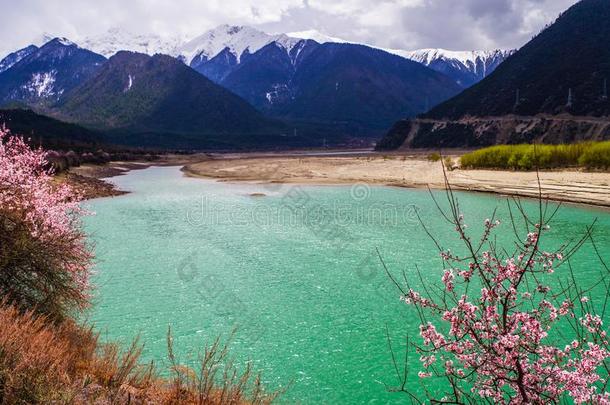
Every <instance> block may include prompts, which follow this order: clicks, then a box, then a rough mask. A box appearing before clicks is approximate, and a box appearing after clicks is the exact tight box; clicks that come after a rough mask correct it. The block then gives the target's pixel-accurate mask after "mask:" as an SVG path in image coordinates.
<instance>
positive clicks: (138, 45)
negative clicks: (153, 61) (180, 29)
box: [47, 24, 515, 88]
mask: <svg viewBox="0 0 610 405" xmlns="http://www.w3.org/2000/svg"><path fill="white" fill-rule="evenodd" d="M47 36H48V35H47ZM301 40H312V41H315V42H317V43H319V44H324V43H329V42H332V43H352V44H357V45H365V46H368V47H370V48H378V49H381V50H383V51H386V52H388V53H391V54H395V55H398V56H401V57H403V58H406V59H411V60H414V61H416V62H419V63H422V64H424V65H426V66H428V67H430V68H432V69H434V70H436V71H438V72H441V73H443V74H446V75H447V76H449V77H451V78H452V79H454V80H455V81H456V82H457V83H458V84H459V85H460V86H461V87H462V88H466V87H469V86H471V85H472V84H474V83H476V82H478V81H480V80H481V79H483V78H484V77H486V76H487V75H488V74H490V73H491V72H492V71H493V70H494V69H495V68H496V67H497V66H498V65H499V64H500V63H502V61H503V60H504V59H506V58H507V57H508V56H510V55H511V54H512V53H514V52H515V51H514V50H493V51H449V50H445V49H419V50H414V51H409V50H404V49H391V48H381V47H375V46H373V45H369V44H362V43H357V42H353V41H348V40H345V39H342V38H337V37H332V36H328V35H325V34H323V33H320V32H319V31H316V30H306V31H299V32H289V33H286V34H283V33H282V34H267V33H265V32H262V31H260V30H257V29H254V28H252V27H247V26H232V25H227V24H224V25H220V26H218V27H216V28H214V29H212V30H209V31H207V32H205V33H204V34H202V35H200V36H198V37H196V38H194V39H191V40H188V41H187V40H185V39H184V38H183V37H177V36H173V37H171V36H170V37H161V36H159V35H154V34H148V35H141V34H134V33H130V32H129V31H124V30H120V29H118V28H113V29H110V30H108V31H107V32H105V33H102V34H99V35H96V36H92V37H87V38H85V39H84V40H83V41H81V43H80V44H81V46H83V47H84V48H86V49H90V50H92V51H94V52H97V53H99V54H101V55H104V56H105V57H110V56H112V55H114V54H115V53H117V52H118V51H121V50H130V51H134V52H140V53H146V54H149V55H154V54H155V53H163V54H167V55H170V56H174V57H177V58H179V59H181V60H183V61H184V62H185V63H186V64H187V65H195V66H197V65H200V64H201V63H202V62H205V61H209V60H211V59H212V58H214V57H216V56H219V55H220V54H221V53H223V54H224V56H225V57H226V56H227V55H228V54H231V55H233V57H234V58H235V59H236V62H237V63H239V61H240V59H241V55H242V54H243V53H244V51H247V52H248V53H249V54H253V53H255V52H256V51H258V50H259V49H261V48H263V47H264V46H265V45H268V44H270V43H272V42H275V43H276V44H277V45H278V46H280V47H283V48H285V49H287V50H288V52H289V53H290V50H291V49H292V48H293V47H294V46H295V45H296V44H297V43H299V42H300V41H301ZM225 48H228V49H227V50H226V51H225Z"/></svg>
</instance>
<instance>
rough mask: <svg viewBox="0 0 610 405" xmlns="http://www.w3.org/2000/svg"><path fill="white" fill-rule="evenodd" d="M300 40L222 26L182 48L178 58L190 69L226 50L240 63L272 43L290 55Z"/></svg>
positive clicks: (248, 29)
mask: <svg viewBox="0 0 610 405" xmlns="http://www.w3.org/2000/svg"><path fill="white" fill-rule="evenodd" d="M301 39H302V38H294V37H290V36H288V35H286V34H275V35H273V34H267V33H265V32H262V31H259V30H257V29H254V28H252V27H246V26H234V25H226V24H225V25H220V26H218V27H216V28H214V29H212V30H210V31H207V32H206V33H204V34H203V35H200V36H198V37H197V38H195V39H193V40H191V41H189V42H187V43H186V44H184V45H182V46H181V47H180V49H179V51H178V54H179V56H180V57H181V59H182V60H183V61H184V62H185V63H186V64H187V65H191V66H192V65H196V64H198V63H200V62H202V61H207V60H210V59H212V58H213V57H215V56H216V55H218V54H220V53H221V52H222V51H223V50H225V48H226V49H228V50H229V52H230V53H231V54H232V55H233V56H235V58H236V60H237V63H239V62H240V60H241V56H242V55H243V53H244V52H246V51H247V53H250V54H253V53H255V52H256V51H258V50H259V49H261V48H262V47H264V46H265V45H268V44H270V43H272V42H275V43H277V44H278V45H280V46H282V47H283V48H284V49H285V50H286V51H287V52H288V53H290V51H291V50H292V48H293V47H294V46H295V45H296V44H297V43H299V42H300V41H301Z"/></svg>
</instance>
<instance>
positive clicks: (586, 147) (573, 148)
mask: <svg viewBox="0 0 610 405" xmlns="http://www.w3.org/2000/svg"><path fill="white" fill-rule="evenodd" d="M460 162H461V166H462V167H463V168H469V169H479V168H490V169H511V170H534V169H536V168H538V169H554V168H563V167H576V166H581V167H586V168H587V169H603V170H606V169H608V168H610V142H584V143H576V144H570V145H498V146H491V147H489V148H484V149H479V150H476V151H474V152H470V153H467V154H465V155H464V156H462V157H461V159H460Z"/></svg>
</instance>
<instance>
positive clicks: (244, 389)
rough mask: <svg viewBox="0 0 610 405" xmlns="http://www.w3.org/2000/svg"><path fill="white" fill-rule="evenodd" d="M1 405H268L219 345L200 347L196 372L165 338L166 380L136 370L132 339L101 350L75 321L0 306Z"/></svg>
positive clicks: (151, 370) (253, 379) (149, 369)
mask: <svg viewBox="0 0 610 405" xmlns="http://www.w3.org/2000/svg"><path fill="white" fill-rule="evenodd" d="M0 325H1V327H0V404H46V403H60V404H64V403H69V404H91V403H103V404H210V405H211V404H267V403H270V402H271V401H273V400H274V399H275V398H276V397H277V395H278V394H279V393H278V392H274V393H269V394H268V393H266V392H265V391H264V389H263V388H262V386H261V383H260V377H259V376H258V375H256V374H254V373H253V372H252V370H251V368H250V367H249V366H248V367H247V368H246V370H244V371H241V372H240V371H238V370H237V368H236V367H235V366H234V363H233V361H232V360H231V359H230V358H229V357H228V346H227V344H222V343H221V341H220V339H217V340H215V341H214V342H213V344H212V345H210V346H207V347H205V349H204V350H203V351H202V354H201V356H200V362H199V367H198V368H197V369H192V368H189V367H186V366H183V365H180V364H179V363H178V362H177V360H176V357H175V355H174V351H173V345H172V338H171V334H168V356H169V359H170V363H171V364H172V367H171V370H170V371H171V374H172V376H171V378H161V377H159V375H158V372H157V370H156V368H155V367H154V366H153V365H152V364H148V365H144V364H142V363H141V362H140V354H141V351H142V346H141V345H140V344H139V343H138V340H137V339H136V340H135V341H134V342H133V343H132V344H131V346H130V347H128V348H127V349H126V350H121V349H120V347H119V345H117V344H102V343H100V342H99V341H98V335H97V334H95V333H94V332H93V331H92V330H91V329H87V328H83V327H81V326H79V325H77V324H76V323H75V322H73V321H65V322H63V323H61V324H56V323H52V322H49V321H48V319H46V318H44V317H40V316H36V315H35V314H34V313H33V312H26V313H21V312H19V310H18V309H16V308H15V307H13V306H10V305H7V304H6V303H0Z"/></svg>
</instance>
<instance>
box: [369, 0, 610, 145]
mask: <svg viewBox="0 0 610 405" xmlns="http://www.w3.org/2000/svg"><path fill="white" fill-rule="evenodd" d="M609 19H610V1H608V0H582V1H580V2H578V3H576V4H575V5H574V6H572V7H571V8H569V9H568V10H567V11H565V12H564V13H563V14H561V16H560V17H559V18H558V19H557V20H556V21H555V23H554V24H552V25H551V26H549V27H548V28H546V29H545V30H544V31H542V32H541V33H540V34H539V35H538V36H536V37H535V38H534V39H532V40H531V41H530V42H529V43H528V44H526V45H525V46H523V47H522V48H521V49H519V51H517V52H516V53H515V54H513V55H512V56H510V57H509V58H507V60H506V61H505V62H504V63H502V64H501V65H500V66H499V67H498V68H497V69H496V70H495V71H494V72H493V73H492V74H491V75H489V76H488V77H486V78H485V79H483V80H482V81H481V82H479V83H478V84H476V85H474V86H472V87H471V88H469V89H466V90H464V91H463V92H462V93H460V94H459V95H457V96H456V97H454V98H452V99H450V100H448V101H446V102H444V103H442V104H440V105H438V106H437V107H435V108H433V109H432V110H431V111H429V112H428V113H426V114H423V115H422V116H421V117H419V119H417V120H406V121H402V122H399V123H397V124H396V125H395V126H394V128H393V129H392V130H391V131H390V133H389V134H388V136H387V137H386V139H385V140H383V141H382V142H380V144H381V145H382V147H383V145H392V146H394V147H398V146H401V145H403V146H408V145H411V146H419V147H430V146H443V145H444V146H482V145H489V144H494V143H514V142H534V141H536V142H540V141H549V142H554V143H556V142H571V141H572V140H574V139H579V140H586V139H591V140H602V139H610V119H609V118H608V117H610V97H609V86H610V85H609V82H610V63H609V61H610V45H608V44H610V24H608V23H607V22H608V20H609ZM532 117H534V118H536V119H532Z"/></svg>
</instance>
